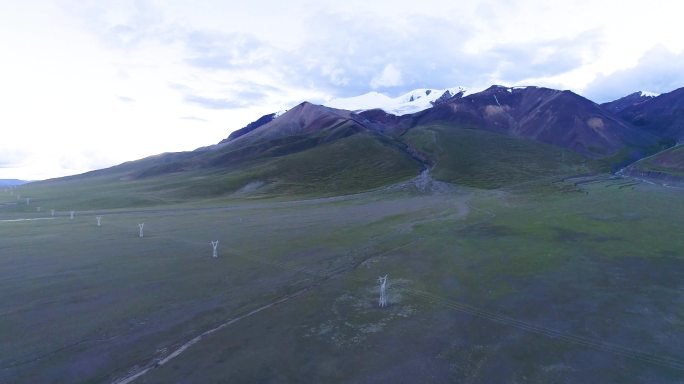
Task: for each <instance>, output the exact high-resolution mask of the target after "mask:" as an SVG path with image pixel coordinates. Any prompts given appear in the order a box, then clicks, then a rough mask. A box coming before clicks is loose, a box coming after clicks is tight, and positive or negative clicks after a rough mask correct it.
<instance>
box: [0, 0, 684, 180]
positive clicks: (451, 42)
mask: <svg viewBox="0 0 684 384" xmlns="http://www.w3.org/2000/svg"><path fill="white" fill-rule="evenodd" d="M682 14H684V3H682V2H680V1H677V0H672V1H663V0H660V1H659V0H651V1H630V0H623V1H612V0H601V1H596V0H574V1H566V0H564V1H554V0H511V1H494V0H467V1H461V0H450V1H442V0H413V1H404V0H391V1H385V0H376V1H374V0H340V1H336V0H334V1H320V0H319V1H308V0H288V1H279V0H250V1H244V0H242V1H232V0H225V1H214V0H204V1H203V0H194V1H189V0H188V1H181V0H165V1H156V0H120V1H107V0H97V1H91V0H25V1H12V0H0V57H1V59H0V132H1V135H0V179H3V178H19V179H25V180H38V179H45V178H52V177H59V176H65V175H70V174H76V173H81V172H85V171H88V170H93V169H100V168H104V167H108V166H112V165H116V164H119V163H122V162H124V161H129V160H134V159H138V158H142V157H145V156H150V155H154V154H158V153H162V152H174V151H185V150H192V149H195V148H198V147H202V146H207V145H211V144H215V143H217V142H218V141H220V140H221V139H223V138H225V137H227V136H228V134H229V133H230V132H231V131H233V130H236V129H239V128H241V127H243V126H245V125H247V124H248V123H249V122H251V121H254V120H256V119H257V118H259V117H260V116H262V115H264V114H267V113H271V112H276V111H278V110H282V109H287V108H290V107H292V106H294V105H296V104H298V103H300V102H302V101H305V100H306V101H311V102H315V103H322V102H325V101H326V100H329V99H331V98H334V97H346V96H356V95H360V94H363V93H366V92H369V91H378V92H382V93H385V94H388V95H390V96H396V95H398V94H401V93H404V92H407V91H410V90H412V89H415V88H437V89H439V88H447V87H453V86H463V87H465V88H467V89H471V90H479V89H484V88H486V87H488V86H489V85H492V84H500V85H507V86H514V85H539V86H546V87H551V88H557V89H569V90H572V91H574V92H576V93H578V94H580V95H583V96H585V97H587V98H589V99H591V100H594V101H596V102H605V101H609V100H613V99H616V98H619V97H621V96H624V95H627V94H629V93H632V92H635V91H638V90H647V91H651V92H657V93H664V92H668V91H671V90H674V89H676V88H680V87H683V86H684V39H682V37H681V36H682V31H683V30H682V27H681V26H680V25H681V20H680V18H681V15H682Z"/></svg>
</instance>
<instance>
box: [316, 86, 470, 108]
mask: <svg viewBox="0 0 684 384" xmlns="http://www.w3.org/2000/svg"><path fill="white" fill-rule="evenodd" d="M447 92H448V93H447ZM465 92H466V89H465V88H463V87H451V88H446V89H430V88H419V89H414V90H413V91H410V92H407V93H405V94H403V95H400V96H397V97H389V96H387V95H384V94H382V93H379V92H375V91H373V92H368V93H366V94H363V95H360V96H354V97H344V98H335V99H331V100H328V101H327V102H325V103H323V105H325V106H327V107H331V108H339V109H347V110H350V111H362V110H368V109H375V108H380V109H382V110H384V111H385V112H387V113H391V114H394V115H405V114H409V113H416V112H420V111H423V110H425V109H428V108H431V107H432V106H433V103H434V102H435V101H437V100H438V99H440V98H441V97H442V96H445V98H449V97H452V96H454V95H456V94H458V93H462V94H463V93H465ZM445 93H446V95H445Z"/></svg>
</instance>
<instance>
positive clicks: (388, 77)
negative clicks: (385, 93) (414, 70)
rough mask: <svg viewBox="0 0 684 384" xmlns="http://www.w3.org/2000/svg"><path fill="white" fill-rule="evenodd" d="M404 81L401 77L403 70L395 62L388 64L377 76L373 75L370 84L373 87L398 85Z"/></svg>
mask: <svg viewBox="0 0 684 384" xmlns="http://www.w3.org/2000/svg"><path fill="white" fill-rule="evenodd" d="M403 83H404V82H403V80H402V78H401V71H400V70H399V69H398V68H397V67H396V66H395V65H394V64H387V65H385V68H383V69H382V72H380V73H379V74H378V75H377V76H375V77H373V78H372V79H371V82H370V86H371V88H373V89H378V88H386V87H397V86H400V85H402V84H403Z"/></svg>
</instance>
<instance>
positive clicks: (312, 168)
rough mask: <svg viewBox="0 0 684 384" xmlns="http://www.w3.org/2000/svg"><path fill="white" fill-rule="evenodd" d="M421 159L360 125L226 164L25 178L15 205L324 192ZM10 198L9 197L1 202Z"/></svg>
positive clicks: (376, 181)
mask: <svg viewBox="0 0 684 384" xmlns="http://www.w3.org/2000/svg"><path fill="white" fill-rule="evenodd" d="M420 168H421V165H420V164H419V163H418V162H417V161H415V160H413V159H411V157H410V156H408V155H407V154H406V153H404V152H402V151H401V150H400V149H398V148H397V147H396V146H394V145H392V144H391V143H390V142H387V141H384V140H383V139H381V138H378V137H376V136H373V135H371V134H368V133H359V134H355V135H352V136H348V137H344V138H341V139H338V140H335V141H332V142H329V143H325V144H322V145H318V146H316V147H314V148H311V149H308V150H303V151H300V152H297V153H293V154H288V155H283V156H272V157H267V158H262V159H260V160H253V161H249V162H243V163H238V164H235V165H231V166H227V167H222V168H218V167H212V168H205V169H196V170H189V171H184V172H175V173H169V174H162V175H158V176H153V177H145V178H138V179H135V178H133V179H132V178H130V177H129V172H130V170H128V171H126V172H115V173H107V174H100V175H94V176H91V177H76V178H66V179H57V180H52V181H46V182H40V183H34V184H30V185H25V186H23V187H22V188H21V190H19V191H18V192H17V193H18V194H20V195H23V196H24V197H30V198H31V199H32V202H31V205H30V206H26V205H25V204H16V205H14V204H13V205H11V206H9V207H8V209H12V210H14V211H19V212H23V211H35V209H36V208H37V207H39V206H40V207H41V209H43V210H48V211H49V210H50V209H57V210H84V209H104V208H123V207H142V206H155V205H164V204H172V203H183V202H188V201H195V200H198V199H199V200H201V199H217V198H219V199H220V198H231V197H264V196H276V195H278V196H283V195H285V196H287V195H294V196H300V197H301V196H329V195H339V194H348V193H356V192H361V191H366V190H370V189H374V188H378V187H381V186H384V185H388V184H392V183H396V182H399V181H402V180H406V179H409V178H411V177H414V176H416V175H417V174H418V173H419V171H420ZM8 204H12V202H8Z"/></svg>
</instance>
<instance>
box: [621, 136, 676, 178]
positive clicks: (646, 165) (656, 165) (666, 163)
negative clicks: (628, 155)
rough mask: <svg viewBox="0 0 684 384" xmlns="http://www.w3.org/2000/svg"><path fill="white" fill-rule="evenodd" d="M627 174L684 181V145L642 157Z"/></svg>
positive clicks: (628, 168) (631, 166) (628, 169)
mask: <svg viewBox="0 0 684 384" xmlns="http://www.w3.org/2000/svg"><path fill="white" fill-rule="evenodd" d="M625 172H626V173H627V174H631V175H635V176H639V177H646V178H654V179H661V180H667V181H672V182H683V181H684V145H678V146H676V147H672V148H669V149H666V150H664V151H662V152H659V153H657V154H655V155H653V156H651V157H647V158H645V159H642V160H640V161H638V162H636V163H634V164H632V165H630V166H629V167H627V169H626V170H625Z"/></svg>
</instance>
